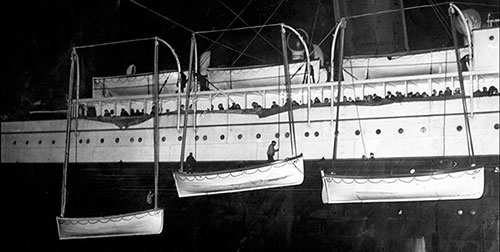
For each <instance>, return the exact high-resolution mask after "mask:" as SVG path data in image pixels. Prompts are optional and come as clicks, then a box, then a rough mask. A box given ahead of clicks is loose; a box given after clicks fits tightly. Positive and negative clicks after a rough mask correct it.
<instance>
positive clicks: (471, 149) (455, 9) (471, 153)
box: [448, 3, 476, 165]
mask: <svg viewBox="0 0 500 252" xmlns="http://www.w3.org/2000/svg"><path fill="white" fill-rule="evenodd" d="M458 11H459V9H458V7H456V6H455V5H454V4H451V3H450V8H449V9H448V13H449V15H450V19H451V33H452V35H453V46H454V47H455V57H456V62H457V70H458V80H459V82H460V89H461V90H460V91H461V92H460V93H461V100H462V108H463V111H464V119H465V131H466V136H467V148H468V151H469V164H470V165H475V164H476V158H475V156H474V147H473V145H472V134H471V131H470V123H469V116H468V115H467V102H466V101H465V86H464V77H463V75H462V65H461V64H460V51H459V48H458V36H457V30H456V20H455V18H454V16H453V15H457V13H456V12H458ZM460 16H461V17H462V18H463V15H460ZM463 22H464V24H465V25H466V29H467V30H469V27H468V25H467V21H466V20H463ZM471 42H472V41H470V42H469V49H470V48H471ZM469 58H470V60H471V62H472V53H471V54H470V55H469ZM471 85H472V82H471ZM470 95H471V97H472V96H473V93H472V92H471V94H470ZM471 106H472V104H471Z"/></svg>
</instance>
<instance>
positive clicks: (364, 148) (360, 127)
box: [332, 60, 367, 156]
mask: <svg viewBox="0 0 500 252" xmlns="http://www.w3.org/2000/svg"><path fill="white" fill-rule="evenodd" d="M349 64H351V68H352V61H350V60H349ZM351 85H352V90H354V99H355V100H356V88H355V85H354V78H351ZM332 96H333V94H332ZM338 99H339V102H340V97H338ZM332 102H333V100H332ZM354 106H355V108H356V116H357V119H358V120H357V121H358V126H359V132H360V133H359V135H360V137H361V143H362V144H363V154H364V155H365V156H366V155H367V153H366V143H365V137H364V135H363V134H364V133H363V127H362V126H361V117H360V116H359V107H358V102H355V103H354Z"/></svg>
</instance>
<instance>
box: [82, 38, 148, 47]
mask: <svg viewBox="0 0 500 252" xmlns="http://www.w3.org/2000/svg"><path fill="white" fill-rule="evenodd" d="M153 39H155V38H154V37H153V38H140V39H128V40H121V41H115V42H107V43H100V44H93V45H84V46H75V47H74V48H75V49H84V48H93V47H100V46H108V45H118V44H125V43H130V42H137V41H147V40H153Z"/></svg>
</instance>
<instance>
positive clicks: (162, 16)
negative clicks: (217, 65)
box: [130, 0, 266, 62]
mask: <svg viewBox="0 0 500 252" xmlns="http://www.w3.org/2000/svg"><path fill="white" fill-rule="evenodd" d="M130 1H131V2H132V3H134V4H135V5H137V6H139V7H141V8H143V9H145V10H147V11H149V12H151V13H153V14H155V15H157V16H159V17H161V18H163V19H166V20H167V21H169V22H172V23H174V24H175V25H177V26H179V27H181V28H183V29H184V30H186V31H189V32H191V33H196V32H195V31H194V30H192V29H190V28H188V27H186V26H184V25H182V24H180V23H178V22H176V21H174V20H172V19H171V18H169V17H166V16H164V15H162V14H160V13H158V12H156V11H154V10H151V9H149V8H148V7H146V6H144V5H142V4H140V3H138V2H136V1H134V0H130ZM198 34H199V33H198ZM200 36H201V37H203V38H204V39H206V40H208V41H212V42H215V43H216V44H219V45H221V46H223V47H225V48H227V49H229V50H231V51H234V52H238V53H241V51H240V50H238V49H235V48H232V47H230V46H228V45H225V44H222V43H219V42H216V41H214V40H212V39H210V38H208V37H206V36H202V35H200ZM243 54H244V53H243ZM244 55H245V56H247V57H250V58H252V59H255V60H258V61H260V62H266V61H265V60H263V59H260V58H257V57H254V56H251V55H247V54H244Z"/></svg>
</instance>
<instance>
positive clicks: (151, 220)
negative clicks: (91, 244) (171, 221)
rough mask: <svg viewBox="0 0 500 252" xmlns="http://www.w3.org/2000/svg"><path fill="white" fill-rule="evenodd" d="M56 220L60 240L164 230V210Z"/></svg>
mask: <svg viewBox="0 0 500 252" xmlns="http://www.w3.org/2000/svg"><path fill="white" fill-rule="evenodd" d="M56 220H57V228H58V231H59V239H60V240H67V239H87V238H105V237H115V236H124V235H126V236H134V235H154V234H160V233H161V232H162V230H163V209H153V210H147V211H141V212H135V213H128V214H121V215H113V216H107V217H89V218H61V217H56Z"/></svg>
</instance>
